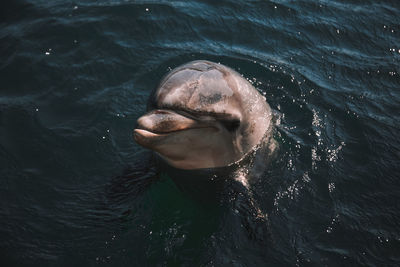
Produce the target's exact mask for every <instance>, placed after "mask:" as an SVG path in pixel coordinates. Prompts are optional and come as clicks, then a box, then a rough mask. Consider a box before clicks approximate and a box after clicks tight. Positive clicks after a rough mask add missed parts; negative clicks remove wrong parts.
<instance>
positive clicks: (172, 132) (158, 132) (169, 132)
mask: <svg viewBox="0 0 400 267" xmlns="http://www.w3.org/2000/svg"><path fill="white" fill-rule="evenodd" d="M204 128H216V127H213V126H210V125H204V126H200V125H199V126H196V127H188V128H185V129H179V130H172V131H154V130H150V129H146V128H143V127H140V126H139V127H138V128H136V129H135V130H134V131H135V132H136V130H140V131H145V132H148V133H150V134H153V135H158V136H163V135H169V134H174V133H178V132H183V131H188V130H196V129H204Z"/></svg>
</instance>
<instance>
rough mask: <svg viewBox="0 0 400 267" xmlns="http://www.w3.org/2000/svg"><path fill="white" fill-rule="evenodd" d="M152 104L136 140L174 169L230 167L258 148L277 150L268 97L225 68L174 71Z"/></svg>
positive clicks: (191, 66) (204, 64)
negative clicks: (263, 146)
mask: <svg viewBox="0 0 400 267" xmlns="http://www.w3.org/2000/svg"><path fill="white" fill-rule="evenodd" d="M151 101H152V104H151V107H150V108H151V110H150V111H149V112H148V113H147V114H145V115H143V116H142V117H140V118H139V119H138V120H137V128H136V129H134V139H135V140H136V142H137V143H138V144H140V145H142V146H143V147H145V148H149V149H151V150H154V151H155V152H157V153H158V154H159V155H160V156H161V158H163V159H164V160H165V161H166V162H167V163H168V164H169V165H171V166H173V167H175V168H178V169H183V170H193V169H204V168H218V167H224V166H230V165H232V164H235V163H237V162H240V161H241V160H242V159H243V158H245V157H246V155H248V154H249V153H251V152H252V151H254V150H255V149H257V147H259V146H260V144H266V143H268V144H269V146H268V148H269V150H271V151H272V150H274V142H271V139H272V132H273V131H272V130H273V120H272V117H273V114H272V111H271V108H270V106H269V105H268V103H267V101H266V99H265V97H264V96H262V95H261V94H260V93H259V92H258V91H257V90H256V89H255V88H254V87H253V86H252V85H251V84H250V83H249V82H248V81H247V80H246V79H245V78H243V77H242V76H241V75H240V74H239V73H237V72H236V71H234V70H233V69H231V68H229V67H227V66H224V65H222V64H219V63H214V62H211V61H206V60H197V61H192V62H189V63H186V64H184V65H182V66H179V67H177V68H175V69H173V70H172V71H170V72H169V73H168V74H167V75H166V76H165V77H164V78H163V79H162V80H161V82H160V84H159V86H158V87H157V88H156V90H155V91H154V93H153V95H152V97H151ZM237 179H238V180H239V181H240V180H241V179H244V180H245V178H243V177H240V176H238V178H237ZM241 182H242V183H245V181H241Z"/></svg>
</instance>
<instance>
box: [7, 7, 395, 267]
mask: <svg viewBox="0 0 400 267" xmlns="http://www.w3.org/2000/svg"><path fill="white" fill-rule="evenodd" d="M0 14H1V15H0V44H1V45H0V59H1V60H0V264H1V266H103V265H104V266H399V265H400V123H399V121H400V2H399V1H397V0H380V1H370V0H362V1H361V0H346V1H345V0H341V1H338V0H334V1H328V0H319V1H317V0H315V1H311V0H299V1H294V0H282V1H278V0H276V1H267V0H265V1H255V0H254V1H131V0H126V1H117V0H115V1H111V0H109V1H107V0H98V1H94V0H93V1H79V0H77V1H66V0H54V1H44V0H35V1H33V0H32V1H30V0H14V1H7V3H3V4H2V7H1V10H0ZM197 59H205V60H211V61H215V62H220V63H222V64H225V65H227V66H229V67H231V68H233V69H235V70H236V71H238V72H239V73H241V74H242V75H243V76H244V77H245V78H246V79H248V80H249V81H250V82H251V83H252V84H253V85H254V86H255V87H256V88H257V89H258V90H259V91H260V92H261V93H262V94H263V95H264V96H265V97H266V99H267V102H268V103H269V104H270V106H271V107H272V108H273V110H274V111H275V113H276V114H278V115H277V116H276V117H277V119H276V125H277V126H276V129H275V133H274V138H275V139H276V140H277V142H278V144H279V150H278V152H277V155H276V157H275V158H274V159H273V162H271V163H270V164H265V170H263V172H262V175H260V177H258V179H257V180H256V181H255V182H254V183H253V184H252V185H251V188H250V190H251V192H250V193H251V197H252V198H253V200H254V202H255V203H257V205H258V206H259V208H260V210H261V211H262V213H263V214H264V215H265V218H266V219H264V220H261V221H260V220H257V218H254V216H255V215H254V214H253V213H252V212H246V208H247V206H246V205H247V204H246V203H248V202H246V200H243V198H245V197H246V195H241V197H239V195H235V194H233V195H230V198H228V199H224V200H221V199H216V200H213V201H209V202H208V203H207V204H204V203H203V202H202V201H199V200H198V199H196V198H192V197H191V195H190V194H188V193H187V192H185V191H183V190H181V189H180V188H179V187H178V186H177V184H176V183H174V182H173V178H174V173H173V172H172V173H169V172H168V171H163V170H162V169H160V168H159V167H158V164H157V159H156V157H155V156H154V154H152V152H150V151H148V150H146V149H144V148H142V147H140V146H139V145H137V144H136V143H135V142H134V140H133V137H132V133H133V129H134V127H135V125H136V120H137V118H139V117H140V116H141V115H142V114H144V113H145V112H146V105H147V102H148V97H149V95H150V93H151V91H152V90H153V89H154V88H155V87H156V86H157V84H158V82H159V81H160V79H161V78H162V77H163V75H165V74H166V73H167V72H168V71H169V70H171V69H173V68H175V67H177V66H179V65H181V64H183V63H186V62H188V61H191V60H197ZM188 153H191V152H190V151H188ZM195 174H196V172H195ZM197 174H198V173H197ZM199 175H200V176H201V173H200V174H199ZM205 175H207V174H205ZM188 176H191V178H193V177H194V176H196V175H194V176H193V175H192V174H190V175H188ZM221 198H223V197H222V196H221ZM239 198H241V200H240V199H239ZM238 202H240V203H239V204H238ZM241 203H242V204H243V205H241ZM237 207H239V208H237ZM248 208H250V207H248Z"/></svg>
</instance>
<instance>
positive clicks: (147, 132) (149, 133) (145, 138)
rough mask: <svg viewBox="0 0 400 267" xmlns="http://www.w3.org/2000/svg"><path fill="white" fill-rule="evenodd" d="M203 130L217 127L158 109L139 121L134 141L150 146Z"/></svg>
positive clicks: (180, 114) (207, 122)
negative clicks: (186, 132) (175, 135)
mask: <svg viewBox="0 0 400 267" xmlns="http://www.w3.org/2000/svg"><path fill="white" fill-rule="evenodd" d="M203 128H216V127H215V126H213V125H212V123H211V122H210V121H200V120H197V119H196V118H194V117H192V116H190V117H189V116H187V115H186V114H182V113H181V112H179V113H178V112H175V111H172V110H164V109H158V110H153V111H151V112H149V113H147V114H145V115H143V116H142V117H140V118H139V119H138V121H137V127H136V129H134V139H135V141H136V142H137V143H139V144H141V145H144V146H146V145H147V146H148V145H150V143H154V142H156V141H158V140H162V139H164V138H166V137H168V136H172V135H174V134H178V133H181V132H183V131H189V130H196V129H203Z"/></svg>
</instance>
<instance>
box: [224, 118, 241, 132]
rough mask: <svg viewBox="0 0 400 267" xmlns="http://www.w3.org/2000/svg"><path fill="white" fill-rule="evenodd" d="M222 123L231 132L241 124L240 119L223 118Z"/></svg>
mask: <svg viewBox="0 0 400 267" xmlns="http://www.w3.org/2000/svg"><path fill="white" fill-rule="evenodd" d="M220 122H221V124H222V125H223V126H224V127H225V129H227V130H228V131H229V132H233V131H235V130H236V129H237V128H239V126H240V120H237V119H234V120H221V121H220Z"/></svg>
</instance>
